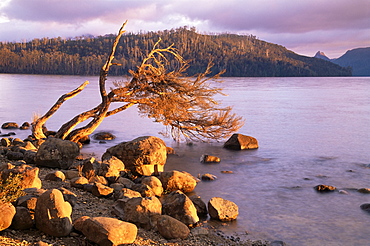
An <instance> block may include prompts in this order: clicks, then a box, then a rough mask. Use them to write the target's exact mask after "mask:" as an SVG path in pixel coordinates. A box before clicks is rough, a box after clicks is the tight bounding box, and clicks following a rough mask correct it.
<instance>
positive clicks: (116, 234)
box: [74, 216, 137, 246]
mask: <svg viewBox="0 0 370 246" xmlns="http://www.w3.org/2000/svg"><path fill="white" fill-rule="evenodd" d="M74 227H75V229H76V230H78V231H81V232H82V233H83V235H84V236H85V237H86V238H87V239H88V240H90V241H92V242H94V243H97V244H98V245H102V246H106V245H107V246H108V245H123V244H130V243H133V242H134V241H135V239H136V235H137V227H136V226H135V225H134V224H131V223H128V222H124V221H121V220H118V219H115V218H108V217H88V216H83V217H80V218H79V219H77V220H76V221H75V223H74Z"/></svg>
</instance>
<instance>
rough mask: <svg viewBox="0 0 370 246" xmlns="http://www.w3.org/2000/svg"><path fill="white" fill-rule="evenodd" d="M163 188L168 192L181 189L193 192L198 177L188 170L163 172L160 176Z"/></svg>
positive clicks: (185, 191)
mask: <svg viewBox="0 0 370 246" xmlns="http://www.w3.org/2000/svg"><path fill="white" fill-rule="evenodd" d="M159 179H160V180H161V182H162V185H163V189H164V190H165V191H167V192H171V191H176V190H181V191H182V192H184V193H189V192H192V191H193V190H194V188H195V186H196V185H197V179H196V178H195V177H194V176H192V175H191V174H189V173H187V172H179V171H176V170H174V171H169V172H162V173H161V174H160V176H159Z"/></svg>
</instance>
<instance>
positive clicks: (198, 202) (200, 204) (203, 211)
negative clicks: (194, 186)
mask: <svg viewBox="0 0 370 246" xmlns="http://www.w3.org/2000/svg"><path fill="white" fill-rule="evenodd" d="M189 198H190V200H191V201H192V202H193V204H194V206H195V208H196V209H197V214H198V216H206V215H207V214H208V211H207V205H206V204H205V202H204V201H203V200H202V198H201V197H200V196H198V195H192V196H189Z"/></svg>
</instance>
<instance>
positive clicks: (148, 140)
mask: <svg viewBox="0 0 370 246" xmlns="http://www.w3.org/2000/svg"><path fill="white" fill-rule="evenodd" d="M107 156H115V157H117V158H119V159H120V160H121V161H122V162H123V163H124V164H125V166H126V168H127V169H129V170H130V171H131V172H133V173H134V174H135V175H146V176H150V175H152V174H155V173H158V172H163V168H164V165H165V163H166V159H167V149H166V144H165V143H164V141H163V140H162V139H160V138H157V137H152V136H149V137H148V136H147V137H139V138H136V139H134V140H132V141H130V142H123V143H120V144H118V145H116V146H113V147H111V148H109V149H107V151H106V152H105V153H104V155H103V157H102V158H103V159H106V157H107Z"/></svg>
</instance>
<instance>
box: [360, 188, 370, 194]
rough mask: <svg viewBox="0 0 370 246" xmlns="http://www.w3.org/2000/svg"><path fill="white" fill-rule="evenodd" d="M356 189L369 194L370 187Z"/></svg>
mask: <svg viewBox="0 0 370 246" xmlns="http://www.w3.org/2000/svg"><path fill="white" fill-rule="evenodd" d="M357 191H358V192H360V193H362V194H370V189H369V188H360V189H358V190H357Z"/></svg>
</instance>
